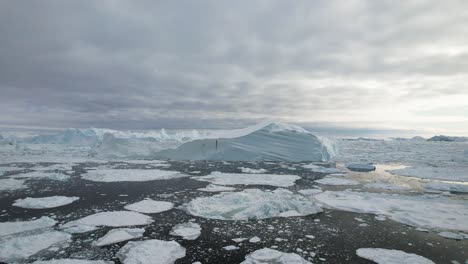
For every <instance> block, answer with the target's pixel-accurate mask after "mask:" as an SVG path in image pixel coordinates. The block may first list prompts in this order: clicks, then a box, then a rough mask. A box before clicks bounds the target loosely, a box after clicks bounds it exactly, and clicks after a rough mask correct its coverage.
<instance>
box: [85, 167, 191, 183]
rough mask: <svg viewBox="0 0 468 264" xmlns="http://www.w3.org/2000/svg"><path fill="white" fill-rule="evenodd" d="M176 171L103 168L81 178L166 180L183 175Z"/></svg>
mask: <svg viewBox="0 0 468 264" xmlns="http://www.w3.org/2000/svg"><path fill="white" fill-rule="evenodd" d="M185 176H186V175H183V174H181V173H179V172H178V171H166V170H138V169H128V170H125V169H103V170H93V171H88V172H87V173H86V174H84V175H83V176H82V178H83V179H85V180H89V181H96V182H132V181H134V182H142V181H154V180H168V179H174V178H180V177H185Z"/></svg>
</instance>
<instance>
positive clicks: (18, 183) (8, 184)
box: [0, 179, 28, 191]
mask: <svg viewBox="0 0 468 264" xmlns="http://www.w3.org/2000/svg"><path fill="white" fill-rule="evenodd" d="M27 187H28V186H26V185H25V184H24V181H23V180H15V179H0V191H14V190H20V189H24V188H27Z"/></svg>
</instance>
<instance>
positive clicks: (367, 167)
mask: <svg viewBox="0 0 468 264" xmlns="http://www.w3.org/2000/svg"><path fill="white" fill-rule="evenodd" d="M346 168H348V170H350V171H359V172H369V171H375V165H372V164H370V163H354V162H352V163H348V164H346Z"/></svg>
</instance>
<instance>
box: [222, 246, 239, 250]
mask: <svg viewBox="0 0 468 264" xmlns="http://www.w3.org/2000/svg"><path fill="white" fill-rule="evenodd" d="M223 249H224V250H227V251H232V250H238V249H239V247H236V246H234V245H229V246H225V247H223Z"/></svg>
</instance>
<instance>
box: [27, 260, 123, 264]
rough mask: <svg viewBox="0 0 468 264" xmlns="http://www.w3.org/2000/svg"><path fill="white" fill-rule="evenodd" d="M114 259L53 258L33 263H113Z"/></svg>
mask: <svg viewBox="0 0 468 264" xmlns="http://www.w3.org/2000/svg"><path fill="white" fill-rule="evenodd" d="M113 263H114V262H112V261H104V260H87V259H51V260H38V261H34V262H33V263H32V264H113Z"/></svg>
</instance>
